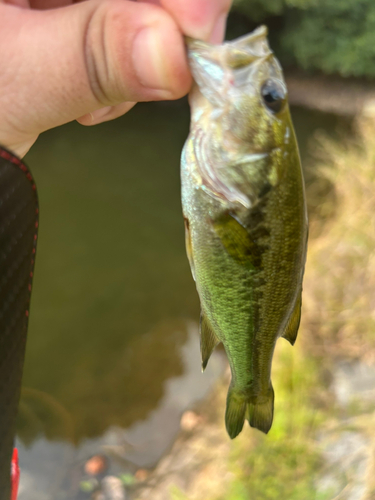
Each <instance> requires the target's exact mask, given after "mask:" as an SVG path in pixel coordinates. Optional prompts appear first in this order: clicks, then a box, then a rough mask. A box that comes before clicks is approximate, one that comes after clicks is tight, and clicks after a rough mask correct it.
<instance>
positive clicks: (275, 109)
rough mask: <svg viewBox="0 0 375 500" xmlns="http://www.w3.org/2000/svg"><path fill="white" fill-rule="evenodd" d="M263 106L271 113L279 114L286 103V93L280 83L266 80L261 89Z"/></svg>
mask: <svg viewBox="0 0 375 500" xmlns="http://www.w3.org/2000/svg"><path fill="white" fill-rule="evenodd" d="M261 95H262V98H263V102H264V104H265V105H266V106H267V108H268V109H269V110H270V111H272V113H279V112H280V111H281V110H282V108H283V107H284V104H285V101H286V91H285V88H284V86H283V85H282V84H281V82H278V81H276V80H266V81H265V82H264V84H263V86H262V88H261Z"/></svg>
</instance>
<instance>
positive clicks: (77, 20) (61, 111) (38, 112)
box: [0, 0, 191, 154]
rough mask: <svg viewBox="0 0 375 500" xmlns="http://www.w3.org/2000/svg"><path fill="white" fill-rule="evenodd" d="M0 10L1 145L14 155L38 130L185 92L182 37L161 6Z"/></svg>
mask: <svg viewBox="0 0 375 500" xmlns="http://www.w3.org/2000/svg"><path fill="white" fill-rule="evenodd" d="M0 9H1V12H0V17H1V19H2V28H1V30H2V31H1V40H0V53H1V54H2V57H1V58H0V142H2V143H3V144H4V145H6V146H8V147H10V148H11V149H13V151H15V152H17V153H18V154H24V153H25V152H26V151H20V149H22V148H23V149H24V148H25V147H26V146H25V145H24V146H22V144H24V143H25V142H28V146H27V147H26V150H27V149H28V147H30V145H31V144H32V142H34V140H35V138H36V136H37V135H38V134H39V133H40V132H42V131H44V130H47V129H49V128H52V127H55V126H57V125H61V124H63V123H66V122H68V121H71V120H73V119H75V118H78V117H80V116H82V115H85V114H87V113H90V112H92V111H94V110H96V109H99V108H102V107H104V106H114V105H116V104H119V103H121V102H124V101H150V100H161V99H175V98H179V97H181V96H183V95H184V94H185V93H186V92H187V91H188V90H189V86H190V82H191V80H190V73H189V70H188V66H187V61H186V55H185V48H184V43H183V38H182V36H181V34H180V32H179V30H178V28H177V25H176V24H175V22H174V21H173V19H172V18H171V17H170V16H169V14H167V13H166V12H165V11H164V10H163V9H161V8H160V7H157V6H155V5H150V4H145V3H137V2H133V1H125V0H105V1H103V0H89V1H85V2H80V3H77V4H74V5H70V6H68V7H63V8H59V9H53V10H47V11H35V10H34V11H32V10H26V9H19V8H17V7H14V6H10V5H5V4H2V5H1V4H0ZM30 141H31V144H30Z"/></svg>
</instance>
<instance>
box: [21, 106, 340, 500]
mask: <svg viewBox="0 0 375 500" xmlns="http://www.w3.org/2000/svg"><path fill="white" fill-rule="evenodd" d="M294 121H295V125H296V131H297V135H298V136H299V140H300V146H301V153H302V157H304V158H306V156H307V150H306V144H307V141H308V138H309V137H310V136H311V134H312V133H313V132H314V130H315V129H316V128H317V127H322V128H324V129H333V128H334V127H335V126H336V123H337V120H336V118H335V117H332V116H326V115H322V114H320V113H314V112H310V111H301V110H295V112H294ZM188 122H189V115H188V107H187V103H186V101H180V102H177V103H160V104H149V105H139V106H137V107H136V108H135V109H134V110H132V111H131V112H130V113H129V114H128V115H127V116H125V117H123V118H121V119H118V120H116V121H115V122H109V123H105V124H102V125H99V126H96V127H94V128H84V127H81V126H80V125H78V124H76V123H72V124H69V125H66V126H64V127H61V128H59V129H56V130H53V131H50V132H48V133H46V134H44V135H43V136H42V137H41V138H40V139H39V141H38V143H37V144H36V145H35V147H34V148H33V149H32V151H31V152H30V153H29V154H28V156H27V158H26V161H27V162H28V163H29V165H30V168H31V170H32V171H33V174H34V176H35V178H36V182H37V185H38V190H39V197H40V214H41V216H40V233H39V234H40V237H39V243H38V245H39V246H38V258H37V267H36V271H35V281H34V290H33V297H32V313H31V320H30V330H29V340H28V345H27V355H26V365H25V373H24V385H25V386H26V387H28V388H31V389H30V390H34V391H40V392H41V393H45V394H47V395H48V397H51V398H53V399H54V400H56V401H57V402H58V403H57V404H58V405H61V406H62V407H63V408H64V409H65V411H66V412H67V413H68V414H69V415H70V418H71V419H72V422H73V427H74V432H73V437H72V438H70V439H68V438H67V439H66V440H65V441H70V442H71V445H73V444H74V445H76V446H77V447H78V448H77V450H78V451H74V453H73V451H72V450H73V447H72V446H71V445H68V444H62V442H56V441H55V442H49V441H46V439H45V437H42V433H44V434H45V435H46V436H50V437H52V435H51V434H48V427H49V425H52V421H53V418H52V417H48V412H45V413H44V414H43V413H41V412H39V413H37V414H38V415H39V417H38V418H39V419H40V418H41V417H40V415H43V417H42V420H43V418H44V420H45V422H44V423H42V424H40V422H39V424H36V423H35V421H33V419H32V418H31V416H30V419H29V423H28V422H27V411H26V409H25V411H24V412H23V413H21V416H22V415H23V420H22V421H21V422H20V425H21V424H22V432H21V433H20V438H21V439H23V443H26V444H27V445H28V446H27V447H26V446H24V445H21V467H22V466H23V468H24V470H26V471H28V472H26V473H24V475H23V479H22V480H23V481H24V483H25V484H26V482H27V481H30V480H31V477H32V476H30V474H31V472H32V474H33V476H35V477H38V478H39V479H38V481H39V480H40V484H43V485H44V486H43V487H44V488H45V489H44V490H43V491H47V489H46V485H45V481H47V479H46V478H47V476H48V477H50V478H51V481H52V478H53V477H54V474H53V473H52V472H49V471H50V470H51V471H52V470H53V469H54V467H56V469H59V468H60V469H61V470H63V469H64V468H65V469H66V468H69V467H70V466H71V463H72V460H73V459H72V457H70V458H69V453H73V455H74V457H75V458H74V460H77V459H78V458H80V457H81V458H86V456H84V455H85V454H87V455H89V454H90V453H92V452H95V451H96V450H95V447H96V446H99V445H104V444H105V445H106V446H110V445H114V443H113V442H112V441H113V436H114V434H113V432H114V429H115V430H116V432H117V431H118V430H119V429H120V430H121V431H120V432H121V435H123V436H125V437H124V439H125V440H126V441H128V442H129V444H130V445H131V446H130V447H129V452H128V453H127V454H126V456H125V457H123V458H124V459H126V460H130V461H132V462H134V463H137V464H140V465H141V464H152V463H154V462H155V461H156V460H157V459H158V457H159V456H160V454H161V453H162V452H164V451H165V450H166V449H167V447H168V446H169V445H170V443H171V440H172V439H173V437H174V436H175V434H176V433H177V431H178V426H179V419H180V415H181V411H183V410H184V409H185V408H187V407H188V406H189V405H191V404H192V403H193V402H194V401H195V400H197V399H199V398H200V397H202V396H203V395H204V394H205V393H206V391H207V389H208V387H209V386H210V384H211V383H212V380H213V378H215V376H217V374H218V373H219V371H220V370H219V368H218V364H217V363H218V362H216V361H215V358H213V360H212V361H210V366H211V368H210V371H209V372H208V373H206V374H205V375H201V373H200V368H199V366H200V361H199V347H198V343H197V342H198V341H197V338H195V337H194V335H193V334H192V333H191V328H190V326H188V327H187V325H191V322H192V321H194V322H196V321H197V319H198V317H199V305H198V298H197V295H196V291H195V286H194V282H193V280H192V278H191V274H190V270H189V267H188V263H187V259H186V255H185V249H184V234H183V231H184V229H183V223H182V216H181V206H180V187H179V159H180V153H181V149H182V146H183V142H184V140H185V138H186V136H187V133H188ZM24 408H26V406H25V405H24ZM25 415H26V416H25ZM38 425H39V427H38ZM28 426H29V428H28ZM37 429H39V431H40V432H39V431H37ZM123 429H125V434H124V432H123V431H122V430H123ZM20 430H21V427H20ZM38 432H39V434H38ZM36 436H38V437H36ZM33 439H34V441H33ZM111 440H112V441H111ZM32 441H33V442H32ZM67 450H69V453H67ZM77 453H78V455H77ZM77 457H78V458H77ZM64 461H65V462H64ZM63 462H64V463H65V465H62V464H63ZM58 475H59V474H58V473H57V472H56V477H57V476H58ZM42 477H44V479H43V480H42ZM53 481H55V482H58V480H57V479H55V480H53ZM53 481H52V482H53ZM51 487H55V486H51ZM33 488H34V486H33ZM39 489H40V488H39ZM24 491H25V490H24ZM29 491H30V489H29ZM38 491H39V490H38ZM40 491H42V490H40ZM22 495H23V496H22ZM29 495H30V494H27V493H22V494H21V496H20V500H31V497H30V496H29ZM41 495H42V494H41V493H40V494H39V496H38V499H41V498H42V496H41ZM46 498H47V497H46ZM48 498H50V497H48Z"/></svg>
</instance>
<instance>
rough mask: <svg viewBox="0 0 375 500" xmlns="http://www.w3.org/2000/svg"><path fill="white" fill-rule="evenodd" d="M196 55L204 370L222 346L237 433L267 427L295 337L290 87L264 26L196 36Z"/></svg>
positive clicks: (190, 151)
mask: <svg viewBox="0 0 375 500" xmlns="http://www.w3.org/2000/svg"><path fill="white" fill-rule="evenodd" d="M188 55H189V61H190V65H191V68H192V73H193V77H194V80H195V84H194V86H193V89H192V91H191V94H190V105H191V109H192V114H191V127H190V134H189V137H188V139H187V141H186V143H185V146H184V150H183V153H182V161H181V184H182V206H183V215H184V219H185V227H186V243H187V253H188V258H189V262H190V266H191V268H192V272H193V277H194V279H195V281H196V286H197V291H198V294H199V297H200V302H201V311H202V312H201V325H200V335H201V350H202V366H203V368H205V366H206V364H207V362H208V359H209V356H210V355H211V353H212V351H213V349H214V348H215V346H216V345H217V344H218V343H219V342H222V343H223V345H224V348H225V351H226V354H227V357H228V361H229V365H230V368H231V372H232V381H231V384H230V387H229V391H228V397H227V409H226V417H225V418H226V427H227V431H228V433H229V435H230V437H231V438H234V437H236V436H237V434H238V433H239V432H241V430H242V427H243V424H244V420H245V418H246V419H248V421H249V423H250V425H251V426H252V427H256V428H258V429H259V430H261V431H263V432H266V433H267V432H268V431H269V429H270V428H271V425H272V420H273V404H274V392H273V388H272V383H271V365H272V357H273V353H274V349H275V344H276V341H277V339H278V338H279V337H281V336H283V337H284V338H286V339H287V340H289V342H290V343H291V344H294V341H295V339H296V336H297V331H298V326H299V320H300V309H301V293H302V278H303V272H304V265H305V259H306V246H307V211H306V202H305V191H304V182H303V176H302V169H301V164H300V158H299V153H298V146H297V142H296V138H295V135H294V131H293V125H292V121H291V117H290V113H289V109H288V104H287V91H286V87H285V82H284V80H283V75H282V71H281V68H280V65H279V63H278V62H277V60H276V59H275V57H274V56H273V54H272V52H271V51H270V49H269V47H268V44H267V30H266V28H264V27H261V28H259V29H258V30H256V31H255V32H253V33H252V34H250V35H248V36H246V37H242V38H240V39H238V40H235V41H232V42H226V43H224V44H222V45H217V46H216V45H211V44H208V43H204V42H201V41H199V42H198V41H194V40H190V41H189V42H188ZM217 75H221V80H220V79H219V78H218V76H217Z"/></svg>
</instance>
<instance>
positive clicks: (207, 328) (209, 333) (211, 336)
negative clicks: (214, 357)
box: [200, 312, 220, 371]
mask: <svg viewBox="0 0 375 500" xmlns="http://www.w3.org/2000/svg"><path fill="white" fill-rule="evenodd" d="M200 335H201V354H202V371H204V370H205V369H206V366H207V363H208V360H209V359H210V356H211V354H212V351H213V350H214V349H215V347H216V346H217V344H219V343H220V340H219V339H218V338H217V336H216V334H215V332H214V331H213V329H212V327H211V325H210V323H209V322H208V319H207V318H206V316H205V315H204V313H203V312H201V321H200Z"/></svg>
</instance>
